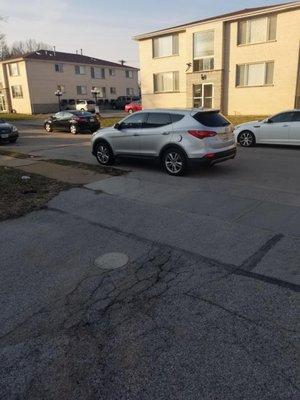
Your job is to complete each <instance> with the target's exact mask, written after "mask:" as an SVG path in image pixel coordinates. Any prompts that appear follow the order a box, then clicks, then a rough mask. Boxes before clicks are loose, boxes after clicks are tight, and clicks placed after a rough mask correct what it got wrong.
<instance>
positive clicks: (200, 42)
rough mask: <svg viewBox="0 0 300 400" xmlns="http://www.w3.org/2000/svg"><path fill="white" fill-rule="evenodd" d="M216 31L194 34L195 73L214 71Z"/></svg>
mask: <svg viewBox="0 0 300 400" xmlns="http://www.w3.org/2000/svg"><path fill="white" fill-rule="evenodd" d="M214 36H215V35H214V31H204V32H197V33H194V71H205V70H211V69H214Z"/></svg>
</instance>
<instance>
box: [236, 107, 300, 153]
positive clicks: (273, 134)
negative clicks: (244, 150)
mask: <svg viewBox="0 0 300 400" xmlns="http://www.w3.org/2000/svg"><path fill="white" fill-rule="evenodd" d="M234 135H235V140H236V141H237V143H239V144H240V145H241V146H243V147H250V146H254V145H255V144H256V143H265V144H287V145H294V146H300V110H291V111H284V112H281V113H279V114H276V115H274V116H273V117H270V118H267V119H264V120H262V121H252V122H247V123H245V124H241V125H238V126H236V127H235V130H234Z"/></svg>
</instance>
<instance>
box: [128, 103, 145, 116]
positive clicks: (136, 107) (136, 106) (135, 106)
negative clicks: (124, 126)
mask: <svg viewBox="0 0 300 400" xmlns="http://www.w3.org/2000/svg"><path fill="white" fill-rule="evenodd" d="M142 109H143V107H142V103H141V102H140V101H132V102H131V103H129V104H126V106H125V111H126V112H127V113H128V114H132V113H134V112H137V111H142Z"/></svg>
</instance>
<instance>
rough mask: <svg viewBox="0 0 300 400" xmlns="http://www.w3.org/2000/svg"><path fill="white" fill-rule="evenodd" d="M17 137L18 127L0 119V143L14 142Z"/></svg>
mask: <svg viewBox="0 0 300 400" xmlns="http://www.w3.org/2000/svg"><path fill="white" fill-rule="evenodd" d="M18 137H19V133H18V129H17V127H16V126H14V125H12V124H10V123H8V122H6V121H4V120H3V119H0V141H1V143H3V142H4V143H5V142H9V143H15V142H16V141H17V139H18Z"/></svg>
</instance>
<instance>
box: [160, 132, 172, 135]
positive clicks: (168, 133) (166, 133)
mask: <svg viewBox="0 0 300 400" xmlns="http://www.w3.org/2000/svg"><path fill="white" fill-rule="evenodd" d="M170 133H171V132H163V133H162V135H164V136H167V135H170Z"/></svg>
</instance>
